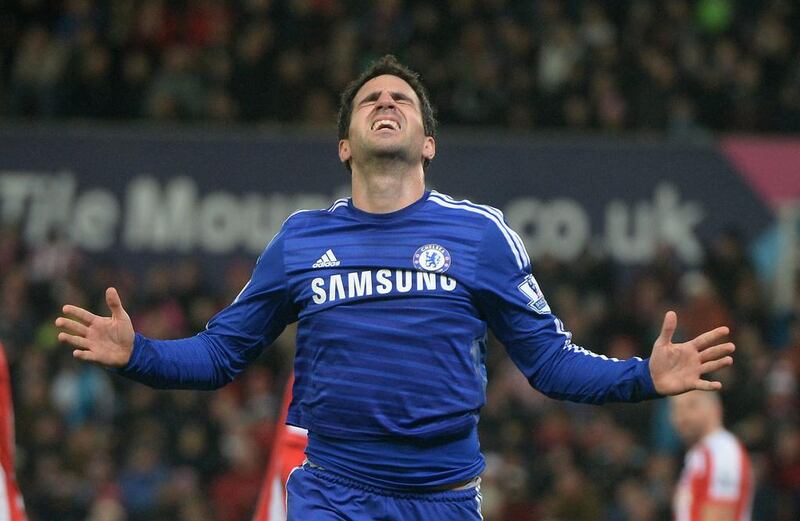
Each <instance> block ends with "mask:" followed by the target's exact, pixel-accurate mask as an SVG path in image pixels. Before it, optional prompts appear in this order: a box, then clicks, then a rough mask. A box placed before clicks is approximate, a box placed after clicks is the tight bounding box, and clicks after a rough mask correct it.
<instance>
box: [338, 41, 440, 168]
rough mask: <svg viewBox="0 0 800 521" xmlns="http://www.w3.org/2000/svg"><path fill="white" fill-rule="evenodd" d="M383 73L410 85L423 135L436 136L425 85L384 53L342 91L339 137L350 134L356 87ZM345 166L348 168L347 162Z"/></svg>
mask: <svg viewBox="0 0 800 521" xmlns="http://www.w3.org/2000/svg"><path fill="white" fill-rule="evenodd" d="M384 74H389V75H392V76H397V77H398V78H400V79H401V80H403V81H405V82H406V83H408V84H409V85H410V86H411V88H412V89H413V90H414V92H415V93H416V95H417V97H418V98H419V105H420V110H421V112H422V127H423V129H424V131H425V135H426V136H431V137H436V116H435V114H434V110H433V107H432V106H431V102H430V99H429V98H428V91H427V90H426V89H425V86H424V85H422V82H421V81H420V79H419V74H417V73H416V72H414V71H412V70H411V69H409V68H408V67H406V66H405V65H403V64H402V63H400V62H399V61H397V58H395V57H394V56H393V55H391V54H386V55H384V56H382V57H380V58H379V59H377V60H375V61H374V62H372V63H371V64H370V66H369V67H368V68H367V69H366V70H365V71H364V72H362V73H361V76H359V77H358V78H356V79H355V80H353V81H352V82H350V84H349V85H348V86H347V87H346V88H345V89H344V91H343V92H342V97H341V98H340V102H339V139H347V137H348V136H349V135H350V118H351V117H352V115H353V98H355V97H356V92H358V89H360V88H361V87H363V86H364V84H365V83H367V82H368V81H369V80H371V79H372V78H375V77H377V76H382V75H384ZM429 162H430V160H428V159H425V161H424V162H423V166H428V163H429ZM346 166H347V168H348V170H349V169H350V164H349V162H348V163H347V165H346Z"/></svg>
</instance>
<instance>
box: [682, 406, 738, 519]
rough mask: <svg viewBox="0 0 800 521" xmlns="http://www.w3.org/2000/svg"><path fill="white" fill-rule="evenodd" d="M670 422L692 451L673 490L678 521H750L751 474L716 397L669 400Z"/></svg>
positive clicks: (688, 454)
mask: <svg viewBox="0 0 800 521" xmlns="http://www.w3.org/2000/svg"><path fill="white" fill-rule="evenodd" d="M671 402H672V404H671V405H672V422H673V424H674V425H675V428H676V429H677V431H678V433H679V434H680V436H681V438H683V440H684V441H686V443H687V444H689V445H691V448H690V449H689V452H687V454H686V459H685V463H684V467H683V472H682V473H681V478H680V481H679V482H678V486H677V487H676V489H675V498H674V512H675V520H676V521H750V511H751V508H752V502H753V472H752V469H751V468H750V458H749V457H748V455H747V450H746V449H745V448H744V447H743V446H742V444H741V443H739V440H737V439H736V437H735V436H734V435H733V434H731V433H730V432H729V431H727V430H725V428H724V427H723V425H722V404H721V403H720V400H719V396H717V395H716V394H715V393H703V392H700V391H694V392H690V393H686V394H683V395H680V396H676V397H674V398H672V399H671Z"/></svg>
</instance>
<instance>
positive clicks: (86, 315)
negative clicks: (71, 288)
mask: <svg viewBox="0 0 800 521" xmlns="http://www.w3.org/2000/svg"><path fill="white" fill-rule="evenodd" d="M61 310H62V311H63V312H64V314H65V315H70V316H73V317H75V318H77V319H78V320H80V321H81V322H83V323H84V324H91V323H92V321H93V320H94V319H96V318H98V317H97V315H95V314H94V313H91V312H89V311H86V310H85V309H83V308H79V307H78V306H72V305H70V304H67V305H66V306H64V307H63V308H61Z"/></svg>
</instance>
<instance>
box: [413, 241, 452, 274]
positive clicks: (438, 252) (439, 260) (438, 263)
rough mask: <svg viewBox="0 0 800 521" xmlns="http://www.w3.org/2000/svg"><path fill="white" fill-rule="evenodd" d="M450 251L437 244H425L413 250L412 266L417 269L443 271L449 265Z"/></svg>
mask: <svg viewBox="0 0 800 521" xmlns="http://www.w3.org/2000/svg"><path fill="white" fill-rule="evenodd" d="M450 260H451V259H450V252H449V251H447V250H446V249H445V248H444V247H443V246H439V245H438V244H426V245H425V246H421V247H419V248H418V249H417V251H415V252H414V258H413V261H414V267H415V268H417V269H418V270H424V271H432V272H434V273H444V272H445V271H447V269H448V268H449V267H450Z"/></svg>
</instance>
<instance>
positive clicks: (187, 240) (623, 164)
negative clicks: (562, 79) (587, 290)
mask: <svg viewBox="0 0 800 521" xmlns="http://www.w3.org/2000/svg"><path fill="white" fill-rule="evenodd" d="M442 134H443V137H441V138H440V139H439V140H438V143H437V156H436V158H435V160H434V161H433V162H432V163H431V165H430V167H429V169H428V173H427V178H428V184H429V186H430V187H433V188H436V189H437V190H439V191H442V192H446V193H450V194H451V195H453V196H454V197H457V198H462V197H465V198H469V199H471V200H474V201H476V202H481V203H485V204H491V205H493V206H496V207H498V208H500V209H502V210H503V211H504V212H505V215H506V219H507V220H508V222H509V223H510V224H511V226H512V227H514V228H515V229H516V230H518V231H519V233H520V235H521V236H522V238H523V240H524V241H525V243H526V246H527V248H528V250H529V252H530V254H531V257H532V258H533V259H534V260H535V259H537V258H539V257H541V256H542V255H552V256H555V257H556V258H558V259H562V260H571V259H574V258H576V257H577V256H578V255H580V253H581V252H582V251H584V250H585V249H586V248H587V247H591V248H593V249H597V250H601V251H604V252H606V253H607V254H608V255H610V256H611V258H613V259H614V260H615V261H617V262H619V263H620V264H621V265H638V264H641V263H644V262H648V261H649V260H651V259H652V258H653V256H654V255H655V254H656V251H657V249H658V248H659V247H660V246H662V245H665V246H668V247H670V248H672V249H673V250H674V252H675V254H676V256H677V258H678V259H680V260H681V261H682V262H685V263H687V264H697V263H699V262H701V261H702V255H703V249H704V244H703V242H704V241H707V240H709V239H710V238H711V237H713V236H714V234H716V233H717V232H719V231H720V230H721V229H723V228H729V227H733V228H736V229H738V230H739V231H740V232H741V233H742V234H743V236H744V237H745V238H754V237H756V236H757V235H758V234H760V233H761V232H763V231H764V230H765V228H766V227H767V226H768V225H769V224H770V223H771V222H772V220H773V216H772V213H771V210H770V209H769V208H768V207H767V206H766V205H765V204H764V203H763V202H762V201H761V200H760V199H759V198H758V197H757V195H756V194H755V193H754V192H753V190H752V189H751V188H750V187H749V186H748V185H747V183H746V182H745V181H744V180H743V179H742V177H741V176H739V175H738V173H737V172H736V171H735V170H734V168H733V167H732V166H731V164H730V163H729V162H728V160H727V159H726V158H725V156H724V155H723V154H721V153H720V152H719V151H718V150H717V149H716V148H715V146H714V144H713V143H700V144H693V143H683V144H676V143H670V142H661V141H632V140H621V139H609V138H581V139H574V138H560V139H559V138H546V139H545V138H541V137H530V138H520V137H511V136H506V137H504V136H496V135H493V134H488V133H487V134H475V133H471V134H468V135H464V134H460V133H455V132H453V133H451V134H449V135H448V133H447V129H445V131H444V132H442ZM347 195H349V173H348V172H347V170H346V169H345V168H344V167H343V166H342V165H341V164H340V163H339V161H338V157H337V152H336V139H335V134H334V132H333V130H331V131H330V132H324V133H322V132H317V133H312V134H309V133H304V132H300V131H291V130H289V131H281V132H278V131H256V130H254V129H253V130H229V131H215V130H197V129H190V130H186V129H184V130H179V129H173V130H164V129H153V128H149V127H145V128H141V129H130V128H125V129H123V128H118V127H88V128H81V127H66V126H65V127H58V126H56V127H33V128H5V129H0V222H2V224H3V225H16V226H19V227H20V230H21V232H22V234H23V236H24V238H25V240H26V241H27V242H28V243H29V244H32V245H35V244H38V243H41V242H42V241H44V240H46V239H47V237H48V236H50V235H52V234H53V233H62V234H67V236H68V237H69V238H71V239H72V240H73V241H74V242H75V243H76V244H78V245H79V246H80V247H81V248H82V249H84V250H85V251H86V252H87V253H88V254H90V255H97V256H98V258H113V259H117V260H124V261H126V262H133V261H134V260H135V262H137V263H140V264H142V263H144V264H147V263H148V262H151V261H153V260H164V259H169V258H175V257H179V256H186V255H198V256H202V258H203V259H204V262H207V263H208V262H210V263H212V264H213V263H215V262H224V261H225V260H226V259H228V258H230V256H231V255H240V256H241V255H246V256H253V258H255V255H257V254H258V253H259V252H260V251H261V250H262V249H263V247H264V245H265V244H266V243H267V242H268V241H269V239H270V238H271V237H272V235H273V234H274V233H275V232H276V231H277V229H278V228H279V227H280V225H281V223H282V222H283V220H284V219H285V218H286V217H287V216H288V215H289V214H290V213H291V212H293V211H294V210H296V209H299V208H319V207H326V206H328V205H329V204H330V202H331V201H333V200H334V199H336V198H338V197H343V196H347Z"/></svg>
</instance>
